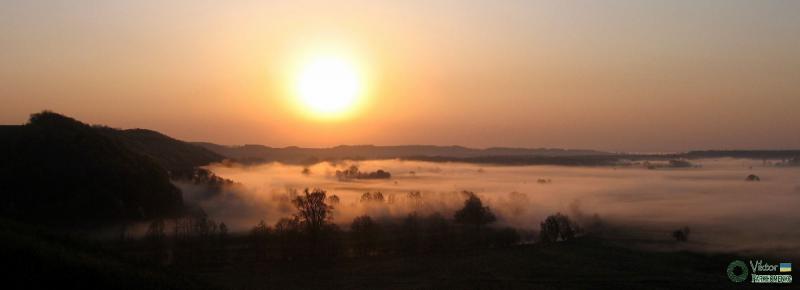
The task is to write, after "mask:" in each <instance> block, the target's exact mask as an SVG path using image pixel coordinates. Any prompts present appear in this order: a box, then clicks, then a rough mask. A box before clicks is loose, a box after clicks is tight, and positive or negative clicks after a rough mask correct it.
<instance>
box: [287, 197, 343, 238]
mask: <svg viewBox="0 0 800 290" xmlns="http://www.w3.org/2000/svg"><path fill="white" fill-rule="evenodd" d="M303 193H304V194H302V195H298V196H297V197H296V198H295V199H294V200H293V201H292V203H293V204H294V206H295V207H296V208H297V214H296V215H295V218H297V220H298V221H299V222H300V224H301V225H302V226H303V227H304V228H305V230H306V231H307V232H308V233H309V234H311V235H312V237H314V238H316V237H317V236H318V235H319V233H320V232H321V231H322V229H323V227H324V226H325V225H326V224H327V223H328V222H329V221H330V220H331V219H332V217H331V211H332V210H333V206H330V205H328V204H327V203H326V202H325V197H326V195H327V192H326V191H324V190H322V189H319V188H316V189H314V190H312V191H309V190H308V188H306V189H305V190H304V191H303Z"/></svg>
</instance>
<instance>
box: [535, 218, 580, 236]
mask: <svg viewBox="0 0 800 290" xmlns="http://www.w3.org/2000/svg"><path fill="white" fill-rule="evenodd" d="M576 228H577V227H576V225H575V224H574V223H573V222H572V220H570V219H569V217H568V216H566V215H563V214H561V213H556V214H555V215H551V216H548V217H547V218H546V219H545V220H544V221H543V222H542V223H541V230H540V231H539V240H541V241H542V242H545V243H552V242H557V241H567V240H571V239H573V238H575V231H576V230H575V229H576Z"/></svg>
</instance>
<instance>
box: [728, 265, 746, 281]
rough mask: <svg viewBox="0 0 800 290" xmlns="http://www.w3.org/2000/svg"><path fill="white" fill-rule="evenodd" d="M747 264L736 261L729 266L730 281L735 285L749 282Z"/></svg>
mask: <svg viewBox="0 0 800 290" xmlns="http://www.w3.org/2000/svg"><path fill="white" fill-rule="evenodd" d="M747 274H748V272H747V264H745V263H744V262H743V261H740V260H736V261H733V262H731V263H730V264H728V279H731V281H732V282H734V283H741V282H744V280H747Z"/></svg>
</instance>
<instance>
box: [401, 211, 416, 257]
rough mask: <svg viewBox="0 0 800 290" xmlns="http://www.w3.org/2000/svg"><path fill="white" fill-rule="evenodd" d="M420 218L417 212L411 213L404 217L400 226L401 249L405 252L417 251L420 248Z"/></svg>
mask: <svg viewBox="0 0 800 290" xmlns="http://www.w3.org/2000/svg"><path fill="white" fill-rule="evenodd" d="M420 229H421V226H420V219H419V216H418V215H417V213H416V212H415V213H411V214H409V215H408V216H406V218H405V219H403V224H402V225H401V226H400V239H399V241H400V250H401V251H403V252H404V253H409V254H410V253H416V252H417V251H419V249H420V241H421V239H420V232H421V230H420Z"/></svg>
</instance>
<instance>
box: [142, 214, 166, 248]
mask: <svg viewBox="0 0 800 290" xmlns="http://www.w3.org/2000/svg"><path fill="white" fill-rule="evenodd" d="M145 236H146V237H147V239H148V240H150V241H152V242H156V243H160V242H162V241H163V240H164V238H165V237H166V234H165V233H164V220H162V219H158V220H155V221H153V222H152V223H150V226H148V227H147V233H146V234H145Z"/></svg>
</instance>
